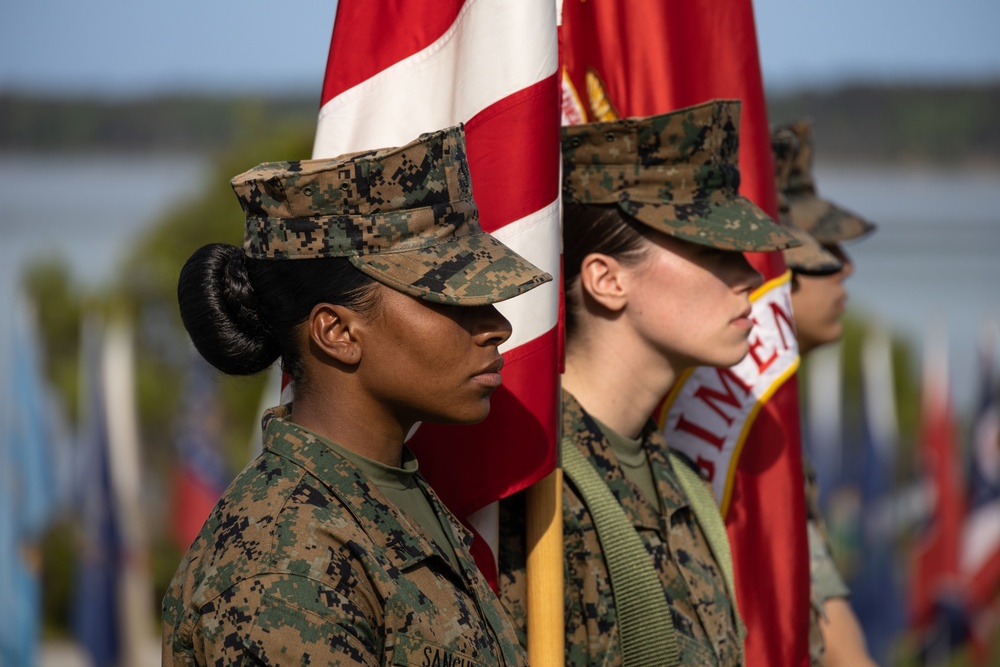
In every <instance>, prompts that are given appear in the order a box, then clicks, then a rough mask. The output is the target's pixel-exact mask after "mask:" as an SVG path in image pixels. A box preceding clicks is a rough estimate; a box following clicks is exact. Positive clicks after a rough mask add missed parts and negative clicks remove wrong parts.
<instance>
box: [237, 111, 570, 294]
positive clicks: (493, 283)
mask: <svg viewBox="0 0 1000 667" xmlns="http://www.w3.org/2000/svg"><path fill="white" fill-rule="evenodd" d="M232 186H233V190H234V191H235V192H236V196H237V198H238V199H239V200H240V205H241V206H242V207H243V211H244V213H245V214H246V233H245V236H244V241H243V251H244V253H245V254H246V255H247V256H248V257H254V258H258V259H275V260H294V259H308V258H319V257H347V258H348V259H349V260H350V262H351V264H353V265H354V266H355V267H357V268H358V269H359V270H360V271H362V272H364V273H366V274H367V275H369V276H371V277H372V278H374V279H375V280H377V281H378V282H380V283H383V284H385V285H388V286H389V287H393V288H395V289H397V290H399V291H401V292H405V293H406V294H410V295H413V296H417V297H420V298H423V299H426V300H428V301H433V302H437V303H446V304H456V305H469V306H473V305H482V304H488V303H495V302H497V301H502V300H504V299H509V298H511V297H513V296H517V295H518V294H521V293H523V292H526V291H528V290H530V289H532V288H534V287H537V286H538V285H541V284H542V283H545V282H547V281H549V280H551V279H552V277H551V276H550V275H549V274H548V273H545V272H544V271H542V270H540V269H538V268H537V267H535V266H533V265H532V264H531V263H529V262H528V261H527V260H525V259H524V258H522V257H521V256H520V255H518V254H517V253H515V252H514V251H513V250H511V249H510V248H508V247H507V246H505V245H504V244H503V243H501V242H500V241H498V240H497V239H495V238H493V237H492V236H490V235H489V234H487V233H486V232H484V231H483V229H482V227H480V225H479V213H478V209H477V208H476V203H475V201H474V200H473V197H472V185H471V181H470V178H469V165H468V161H467V159H466V154H465V133H464V130H463V128H462V127H461V126H458V127H453V128H449V129H446V130H440V131H438V132H431V133H428V134H423V135H421V136H420V137H419V138H418V139H416V140H415V141H413V142H411V143H409V144H407V145H405V146H401V147H398V148H383V149H379V150H371V151H363V152H359V153H351V154H348V155H342V156H340V157H337V158H332V159H322V160H299V161H293V162H267V163H264V164H261V165H258V166H256V167H254V168H253V169H251V170H249V171H247V172H244V173H242V174H240V175H238V176H236V177H235V178H233V180H232Z"/></svg>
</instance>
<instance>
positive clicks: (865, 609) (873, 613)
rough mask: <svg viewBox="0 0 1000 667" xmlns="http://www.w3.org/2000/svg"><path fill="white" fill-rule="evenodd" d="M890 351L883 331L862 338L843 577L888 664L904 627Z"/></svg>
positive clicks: (872, 646)
mask: <svg viewBox="0 0 1000 667" xmlns="http://www.w3.org/2000/svg"><path fill="white" fill-rule="evenodd" d="M891 354H892V350H891V346H890V341H889V337H888V334H886V333H884V332H881V331H876V332H874V333H872V334H870V335H869V337H868V338H867V339H866V340H865V342H864V347H863V349H862V354H861V365H862V367H861V372H862V380H863V401H864V406H863V410H862V416H863V417H862V438H861V441H862V442H861V444H862V455H861V457H862V465H861V467H860V469H859V479H858V484H859V487H860V493H861V506H862V510H861V520H862V525H861V557H860V568H859V569H858V571H857V573H856V574H855V576H854V577H853V578H852V579H851V580H850V581H849V582H848V584H849V586H850V589H851V606H852V607H853V608H854V612H855V614H857V617H858V621H859V623H860V625H861V627H862V628H863V629H864V633H865V639H866V640H867V642H868V649H869V652H870V654H871V656H872V657H873V658H874V659H875V661H876V662H877V663H878V664H880V665H884V664H889V654H890V650H891V649H892V647H893V645H894V644H895V642H896V639H897V637H898V636H899V634H900V632H901V631H902V630H903V628H904V611H903V609H904V607H903V596H902V587H901V585H900V581H898V580H897V574H898V572H899V571H900V568H899V567H897V565H896V563H895V562H894V559H895V554H894V550H893V542H894V536H895V530H896V520H895V516H894V511H893V504H892V503H893V491H894V484H893V465H894V457H895V450H896V440H897V439H898V428H897V419H896V404H895V393H894V387H893V374H892V356H891Z"/></svg>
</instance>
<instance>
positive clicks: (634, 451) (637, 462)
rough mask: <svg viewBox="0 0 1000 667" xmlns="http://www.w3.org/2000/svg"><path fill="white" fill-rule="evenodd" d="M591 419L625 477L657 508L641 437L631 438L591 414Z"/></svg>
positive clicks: (658, 500)
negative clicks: (605, 439) (613, 454)
mask: <svg viewBox="0 0 1000 667" xmlns="http://www.w3.org/2000/svg"><path fill="white" fill-rule="evenodd" d="M591 419H593V420H594V423H596V424H597V426H598V427H599V428H600V429H601V433H603V434H604V437H605V438H607V439H608V443H609V444H610V445H611V449H612V450H614V452H615V456H616V457H617V458H618V463H619V465H621V467H622V471H623V472H624V473H625V477H627V478H628V479H629V481H631V482H632V483H633V484H635V485H636V486H638V487H639V490H640V491H642V494H643V495H644V496H646V500H648V501H649V502H651V503H652V504H653V506H654V507H656V508H657V509H659V507H660V496H659V494H658V493H657V492H656V482H654V481H653V469H652V468H651V467H650V466H649V459H648V458H646V451H645V450H644V449H643V447H642V438H639V439H637V440H631V439H629V438H626V437H625V436H624V435H622V434H621V433H618V432H617V431H615V430H614V429H612V428H611V427H610V426H608V425H607V424H605V423H603V422H602V421H600V420H599V419H596V418H595V417H594V416H593V415H591Z"/></svg>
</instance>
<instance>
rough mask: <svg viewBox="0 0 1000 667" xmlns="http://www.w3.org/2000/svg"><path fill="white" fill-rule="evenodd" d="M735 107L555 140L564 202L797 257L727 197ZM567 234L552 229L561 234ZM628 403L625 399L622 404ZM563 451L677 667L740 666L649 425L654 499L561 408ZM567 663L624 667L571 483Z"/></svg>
mask: <svg viewBox="0 0 1000 667" xmlns="http://www.w3.org/2000/svg"><path fill="white" fill-rule="evenodd" d="M738 127H739V103H738V102H732V101H721V102H710V103H707V104H704V105H699V106H697V107H691V108H689V109H684V110H681V111H678V112H674V113H670V114H664V115H661V116H655V117H651V118H641V119H624V120H617V121H612V122H608V123H592V124H588V125H580V126H572V127H565V128H563V141H562V145H563V199H564V201H565V202H572V203H581V204H595V205H608V204H612V205H617V206H619V207H620V208H621V209H622V210H623V211H624V212H625V213H627V214H628V215H630V216H633V217H635V218H636V219H638V220H639V221H640V222H642V223H643V224H645V225H648V226H650V227H652V228H653V229H655V230H657V231H659V232H662V233H665V234H669V235H672V236H675V237H677V238H681V239H684V240H686V241H691V242H694V243H698V244H702V245H707V246H711V247H715V248H721V249H726V250H751V249H755V250H774V249H779V248H784V247H787V246H790V245H795V244H796V243H797V241H795V240H794V239H793V238H792V237H791V236H790V235H789V234H788V233H787V232H786V231H785V230H783V229H782V228H781V227H779V226H778V225H775V224H774V222H773V221H771V220H770V218H768V217H767V215H766V214H765V213H764V212H763V211H761V210H760V209H758V208H757V207H756V206H754V205H753V204H752V203H750V202H749V201H748V200H746V199H745V198H743V197H742V196H740V195H739V194H738V188H739V171H738V169H737V167H736V159H737V154H738V134H737V133H738ZM570 224H572V222H571V221H568V220H567V221H564V225H566V226H568V225H570ZM626 400H627V399H626ZM562 403H563V406H562V429H563V439H564V441H568V446H571V447H576V448H578V449H579V451H580V452H581V453H582V454H583V456H584V457H585V458H586V459H587V461H589V463H590V464H591V465H592V466H593V467H594V468H595V469H596V471H597V473H598V475H599V476H600V477H601V478H602V479H603V480H604V481H605V482H606V483H607V485H608V487H609V489H610V490H611V492H612V494H613V495H614V496H615V498H616V499H617V500H618V501H619V502H620V503H621V506H622V508H623V509H624V511H625V513H626V515H627V516H628V518H629V520H630V522H631V524H632V526H633V527H634V528H635V530H636V531H637V533H638V535H639V536H640V539H641V541H642V543H643V545H644V546H645V548H646V551H647V552H648V554H649V557H650V559H651V561H652V563H653V567H654V569H655V571H656V574H657V575H658V576H659V579H660V581H661V582H662V585H663V591H664V594H665V596H666V599H667V603H668V606H669V610H670V614H671V616H672V620H673V625H674V628H675V634H676V637H677V643H678V649H679V652H680V664H682V665H694V666H699V667H700V666H703V665H713V666H714V665H727V666H731V665H741V664H742V661H743V647H742V640H741V636H740V629H741V621H740V619H739V618H738V615H737V612H736V609H735V608H734V604H733V602H732V600H731V599H730V596H729V594H728V592H727V589H726V583H725V579H724V577H723V575H722V571H721V569H720V565H719V564H718V562H717V561H716V559H715V556H714V555H713V553H712V551H711V549H710V545H709V543H708V541H707V539H706V537H705V531H704V530H703V527H702V526H701V525H700V524H699V521H698V519H697V517H696V516H695V514H694V511H693V508H692V503H691V501H690V500H689V498H688V497H687V495H686V493H685V492H684V490H683V488H682V487H681V486H680V483H679V481H678V478H677V474H676V472H675V471H674V469H673V468H672V465H671V461H670V459H669V458H668V448H667V443H666V442H665V441H664V439H663V437H662V436H661V435H660V433H659V429H658V428H657V426H656V424H655V423H654V422H652V421H649V422H648V423H647V424H646V425H645V427H644V428H643V430H642V433H641V435H640V438H641V446H642V451H643V452H644V453H645V457H646V459H647V461H648V464H649V466H650V468H651V472H652V478H653V480H654V484H655V490H656V495H657V497H655V498H650V497H648V496H647V495H646V494H644V493H643V492H642V491H641V490H640V487H639V486H638V485H637V484H636V483H635V482H633V481H632V479H630V478H629V477H628V476H627V475H626V473H625V471H624V469H623V467H622V464H621V462H620V461H619V459H618V458H617V457H616V454H615V451H614V450H613V447H612V445H611V443H610V442H609V440H608V438H607V436H606V435H605V434H604V432H603V431H602V429H601V427H600V425H599V424H598V423H597V422H596V421H595V420H594V419H593V418H592V417H591V416H590V415H589V414H588V413H587V412H586V410H584V408H583V407H582V406H581V405H580V404H579V403H578V402H577V400H576V399H575V398H574V397H573V396H572V395H571V394H570V393H568V392H566V391H563V394H562ZM523 516H524V499H523V497H522V496H521V495H515V496H513V497H511V498H508V499H506V500H505V501H502V502H501V520H500V526H501V550H500V587H501V591H500V598H501V601H502V602H503V604H504V606H505V607H506V608H507V610H508V611H509V612H510V615H511V617H512V618H513V619H514V622H515V625H516V626H517V628H518V637H519V639H520V641H521V642H522V643H526V641H527V637H526V624H527V619H526V605H525V600H526V572H525V562H526V560H525V558H526V557H525V543H524V540H525V537H524V523H523ZM563 540H564V549H565V560H564V573H565V587H566V601H565V614H566V644H565V649H566V663H567V664H568V665H574V666H577V665H581V666H582V665H604V666H615V665H621V664H622V647H621V638H620V634H619V620H618V616H617V613H616V609H615V601H614V596H613V593H612V590H611V583H610V580H609V573H608V566H607V563H606V560H605V557H604V554H603V552H602V548H601V544H600V542H599V540H598V536H597V533H596V530H595V526H594V521H593V518H592V515H591V513H590V511H589V510H588V508H587V507H586V506H585V504H584V502H583V500H582V499H581V494H580V493H579V492H578V490H577V489H576V488H575V486H574V485H573V483H572V481H570V480H569V479H568V478H564V483H563Z"/></svg>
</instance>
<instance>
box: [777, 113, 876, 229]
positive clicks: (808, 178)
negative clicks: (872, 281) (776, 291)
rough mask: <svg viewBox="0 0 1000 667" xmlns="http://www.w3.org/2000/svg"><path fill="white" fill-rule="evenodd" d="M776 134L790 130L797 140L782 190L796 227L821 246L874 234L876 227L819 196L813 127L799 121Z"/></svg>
mask: <svg viewBox="0 0 1000 667" xmlns="http://www.w3.org/2000/svg"><path fill="white" fill-rule="evenodd" d="M777 130H787V131H788V132H790V133H791V134H793V135H794V136H795V138H796V140H797V142H796V145H795V147H794V149H793V152H792V155H791V156H790V161H791V166H790V169H789V174H788V181H787V185H786V186H785V188H784V189H783V192H784V194H785V196H786V197H788V207H789V214H790V216H791V219H792V222H793V223H794V224H795V226H796V227H798V228H799V229H804V230H805V231H807V232H809V234H811V235H812V236H813V237H814V238H815V239H816V240H817V241H819V242H820V243H839V242H840V241H848V240H850V239H854V238H857V237H859V236H863V235H864V234H867V233H869V232H871V231H874V230H875V224H874V223H872V222H869V221H868V220H865V219H864V218H862V217H861V216H859V215H857V214H856V213H852V212H851V211H848V210H846V209H843V208H841V207H840V206H837V205H836V204H834V203H833V202H830V201H827V200H826V199H821V198H820V197H819V196H818V195H817V193H816V181H815V179H814V178H813V131H812V123H810V122H809V121H807V120H800V121H796V122H794V123H789V124H787V125H782V126H780V127H778V128H776V131H777Z"/></svg>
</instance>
